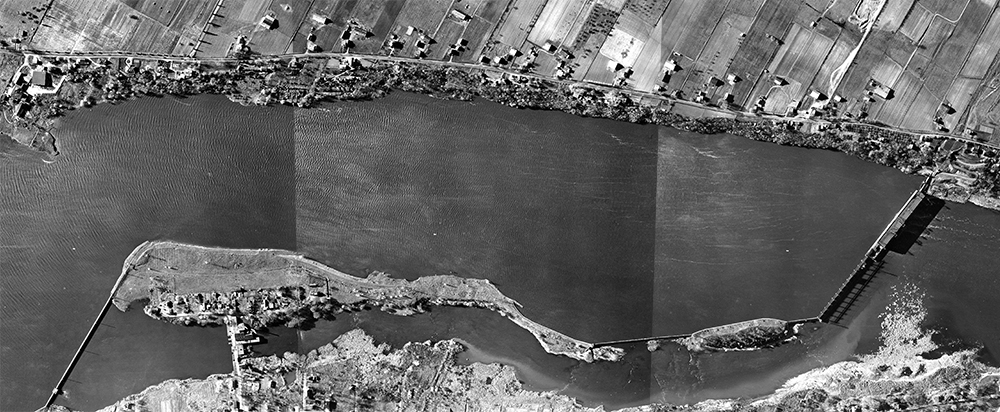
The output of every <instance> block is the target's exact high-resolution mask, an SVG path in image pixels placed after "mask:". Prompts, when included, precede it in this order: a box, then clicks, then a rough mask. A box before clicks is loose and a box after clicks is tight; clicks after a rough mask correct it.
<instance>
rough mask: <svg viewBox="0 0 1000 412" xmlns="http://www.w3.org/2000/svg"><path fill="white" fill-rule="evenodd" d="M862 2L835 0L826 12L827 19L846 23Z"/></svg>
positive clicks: (856, 0) (857, 0) (859, 0)
mask: <svg viewBox="0 0 1000 412" xmlns="http://www.w3.org/2000/svg"><path fill="white" fill-rule="evenodd" d="M860 2H861V0H835V1H834V2H833V3H832V4H831V5H830V6H829V7H830V8H829V9H828V10H827V11H826V17H827V18H828V19H830V20H833V21H836V22H841V23H843V22H845V21H847V17H848V16H850V15H851V13H854V10H855V9H857V8H858V3H860Z"/></svg>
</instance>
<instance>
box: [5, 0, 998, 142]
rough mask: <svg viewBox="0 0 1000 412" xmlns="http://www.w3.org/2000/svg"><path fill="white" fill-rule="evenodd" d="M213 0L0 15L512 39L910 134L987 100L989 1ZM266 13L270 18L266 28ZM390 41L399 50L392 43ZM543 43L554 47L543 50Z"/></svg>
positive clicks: (159, 42) (71, 31) (483, 44)
mask: <svg viewBox="0 0 1000 412" xmlns="http://www.w3.org/2000/svg"><path fill="white" fill-rule="evenodd" d="M15 3H16V4H23V5H31V4H34V3H31V2H28V1H26V0H15V1H14V3H8V4H15ZM218 4H219V1H218V0H55V1H54V2H53V7H52V9H51V10H48V11H47V12H45V13H44V19H41V16H40V15H39V16H35V17H27V16H21V17H23V18H24V19H28V20H32V19H41V20H42V23H43V24H38V25H37V26H34V25H31V24H28V23H27V22H25V23H21V21H20V20H18V21H16V22H13V21H7V22H6V23H7V24H8V25H14V26H18V25H23V26H25V27H28V28H34V27H37V33H36V34H35V36H34V37H33V39H32V40H31V42H30V47H31V48H35V49H51V50H76V51H92V50H124V51H143V52H151V53H163V54H173V55H184V56H191V55H193V56H195V57H196V58H197V57H220V56H226V55H227V54H228V53H230V51H231V50H232V47H233V45H234V43H235V42H236V40H237V38H239V37H240V36H247V38H248V39H249V44H248V46H249V47H250V50H251V51H253V52H257V53H261V54H265V55H279V54H285V53H303V52H306V48H307V41H306V38H311V39H314V40H313V41H312V43H310V47H315V48H316V49H312V51H320V52H343V51H344V47H343V46H342V37H343V36H344V34H345V32H346V33H347V35H348V36H349V37H350V43H351V44H352V46H353V49H351V52H352V53H358V54H380V55H385V54H389V53H392V54H393V55H395V56H400V57H422V58H427V59H432V60H445V61H452V62H456V63H467V64H483V63H480V57H481V56H485V57H486V58H488V59H487V60H488V61H489V62H488V63H485V64H494V63H492V62H493V58H494V57H499V56H507V55H508V53H509V52H510V51H511V50H512V49H513V50H515V51H516V52H517V53H520V54H519V56H520V57H518V58H517V59H516V61H515V62H511V61H509V60H508V61H505V62H504V63H503V65H504V67H505V68H509V69H511V70H514V69H520V65H521V63H524V62H527V61H529V59H533V62H534V64H533V65H532V66H531V67H530V68H528V69H526V70H529V71H530V72H532V73H535V74H538V75H542V76H556V75H557V74H560V73H561V74H562V75H566V73H569V75H566V79H567V80H575V81H583V82H592V83H597V84H603V85H612V84H622V85H623V87H625V88H628V89H634V90H638V91H642V92H652V93H660V94H674V95H675V96H680V97H681V98H684V99H697V100H698V101H700V102H704V103H707V104H711V105H715V104H718V102H719V100H720V99H722V98H723V97H726V96H727V95H730V94H731V95H732V96H731V98H732V103H733V104H734V105H735V106H736V107H744V108H746V109H748V110H749V109H752V108H753V106H754V105H755V103H757V100H758V98H759V97H761V96H766V97H767V99H766V103H765V105H764V106H763V110H764V111H765V112H768V113H772V114H779V115H782V114H785V113H791V112H793V111H790V110H789V109H790V108H793V109H797V110H796V111H794V112H797V113H799V114H800V115H813V113H812V112H811V111H807V110H805V109H807V108H809V107H810V105H812V104H813V103H817V102H816V101H815V100H816V98H814V97H812V96H819V97H818V98H819V99H820V100H821V99H823V98H833V97H836V102H837V103H836V104H835V105H833V106H832V107H831V108H833V109H834V110H832V111H830V112H829V113H830V114H835V115H844V116H852V117H853V116H859V115H862V114H866V115H868V116H870V117H871V119H872V120H875V121H879V122H883V123H885V124H890V125H898V126H903V127H908V128H914V129H920V130H935V128H936V127H937V126H935V124H934V117H935V116H936V114H937V113H938V111H939V108H940V107H941V103H942V102H944V101H947V102H949V103H950V104H951V106H952V107H953V108H954V109H955V111H956V113H954V114H949V115H947V116H944V117H943V122H944V123H945V127H946V128H948V129H956V130H960V129H961V128H962V126H963V125H962V124H961V123H962V122H966V121H968V122H969V124H970V125H971V126H970V127H977V126H976V124H977V123H976V122H977V121H978V119H980V118H985V117H986V116H987V115H980V113H991V111H992V108H984V107H985V106H988V105H989V104H990V103H989V102H990V101H992V100H990V99H993V97H992V95H991V94H990V93H988V92H987V93H985V94H983V93H982V92H980V90H981V89H982V88H983V87H984V84H983V83H984V81H987V80H986V78H989V77H992V76H994V75H995V74H996V73H997V72H1000V67H998V64H1000V59H998V58H997V55H998V53H1000V41H996V40H995V39H997V38H1000V9H998V8H997V0H954V1H952V0H894V1H891V2H889V3H887V5H886V6H885V7H884V8H877V7H873V5H874V4H875V3H872V2H869V1H867V0H866V1H865V2H862V0H742V1H738V0H717V1H716V0H713V1H705V0H538V1H536V0H370V1H358V0H282V1H275V0H223V1H222V2H221V4H222V6H221V8H220V9H219V11H218V13H213V11H214V9H215V7H216V5H218ZM0 6H2V7H9V6H7V5H0ZM34 7H35V8H36V9H37V7H38V6H34ZM36 11H37V10H36ZM855 13H858V14H861V16H858V15H855ZM871 13H879V14H878V15H877V16H875V15H874V14H871ZM870 14H871V15H870ZM264 16H273V18H274V19H275V20H276V21H277V23H276V24H273V25H272V27H270V28H268V27H265V25H264V24H262V23H261V20H262V18H264ZM32 21H34V20H32ZM35 24H37V23H35ZM869 29H870V30H869ZM3 30H7V31H8V32H9V31H10V29H9V28H3V27H0V32H2V31H3ZM423 36H426V37H423ZM392 39H397V40H399V41H400V43H402V48H401V49H395V50H390V48H389V47H387V45H388V43H389V41H390V40H392ZM421 39H425V40H424V41H425V42H426V43H427V48H426V56H421V55H419V51H418V48H417V45H418V40H421ZM862 39H863V40H862ZM460 41H461V42H462V43H463V44H464V47H463V48H462V49H461V51H460V52H459V53H458V54H457V55H455V54H454V53H451V52H450V48H451V46H452V44H455V43H456V42H460ZM862 41H863V42H864V43H863V44H862V43H861V42H862ZM546 43H550V44H551V45H552V46H553V47H551V48H548V49H546V50H542V49H543V48H545V47H544V46H545V45H546ZM532 50H535V51H536V52H537V56H536V57H532V56H535V55H534V54H533V53H532ZM616 69H618V70H616ZM560 70H562V71H560ZM567 70H569V71H568V72H567ZM623 73H628V74H629V75H630V76H629V77H627V78H623V77H622V76H621V74H623ZM876 87H880V88H886V89H889V90H891V92H890V93H889V94H888V96H889V97H888V98H886V97H885V96H886V95H885V92H886V90H881V91H880V92H879V94H877V95H876V94H875V93H874V90H875V89H876ZM991 90H992V89H991ZM812 92H819V93H821V96H820V95H813V94H812ZM973 100H975V101H977V102H981V104H975V105H974V104H973V103H972V102H973ZM983 105H985V106H984V107H980V106H983ZM972 106H975V113H971V114H970V113H968V112H969V111H970V110H972ZM816 107H819V108H820V109H822V107H820V106H819V105H817V106H816ZM991 107H992V106H991ZM805 112H808V113H805ZM826 114H827V113H825V112H821V113H819V115H826Z"/></svg>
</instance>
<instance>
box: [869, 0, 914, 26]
mask: <svg viewBox="0 0 1000 412" xmlns="http://www.w3.org/2000/svg"><path fill="white" fill-rule="evenodd" d="M913 2H914V0H896V1H887V2H886V4H885V8H884V9H882V14H881V15H879V17H878V22H877V23H876V27H878V29H879V30H885V31H896V30H897V29H899V27H900V26H902V25H903V19H905V18H906V15H907V14H908V13H909V12H910V9H911V8H912V7H913Z"/></svg>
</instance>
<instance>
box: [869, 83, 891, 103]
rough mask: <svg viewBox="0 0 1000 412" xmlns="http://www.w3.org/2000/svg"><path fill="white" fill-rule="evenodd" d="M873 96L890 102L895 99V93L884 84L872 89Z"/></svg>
mask: <svg viewBox="0 0 1000 412" xmlns="http://www.w3.org/2000/svg"><path fill="white" fill-rule="evenodd" d="M872 94H874V95H876V96H878V97H880V98H882V99H883V100H889V99H892V97H893V91H892V89H891V88H889V87H886V86H885V85H883V84H880V85H878V86H876V87H875V88H874V89H872Z"/></svg>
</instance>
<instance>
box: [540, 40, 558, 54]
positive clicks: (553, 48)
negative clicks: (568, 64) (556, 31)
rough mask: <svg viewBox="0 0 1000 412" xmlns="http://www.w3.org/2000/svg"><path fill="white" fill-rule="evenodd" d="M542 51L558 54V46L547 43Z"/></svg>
mask: <svg viewBox="0 0 1000 412" xmlns="http://www.w3.org/2000/svg"><path fill="white" fill-rule="evenodd" d="M542 50H545V51H547V52H549V53H555V52H556V46H555V45H554V44H552V42H545V44H544V45H543V46H542Z"/></svg>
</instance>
